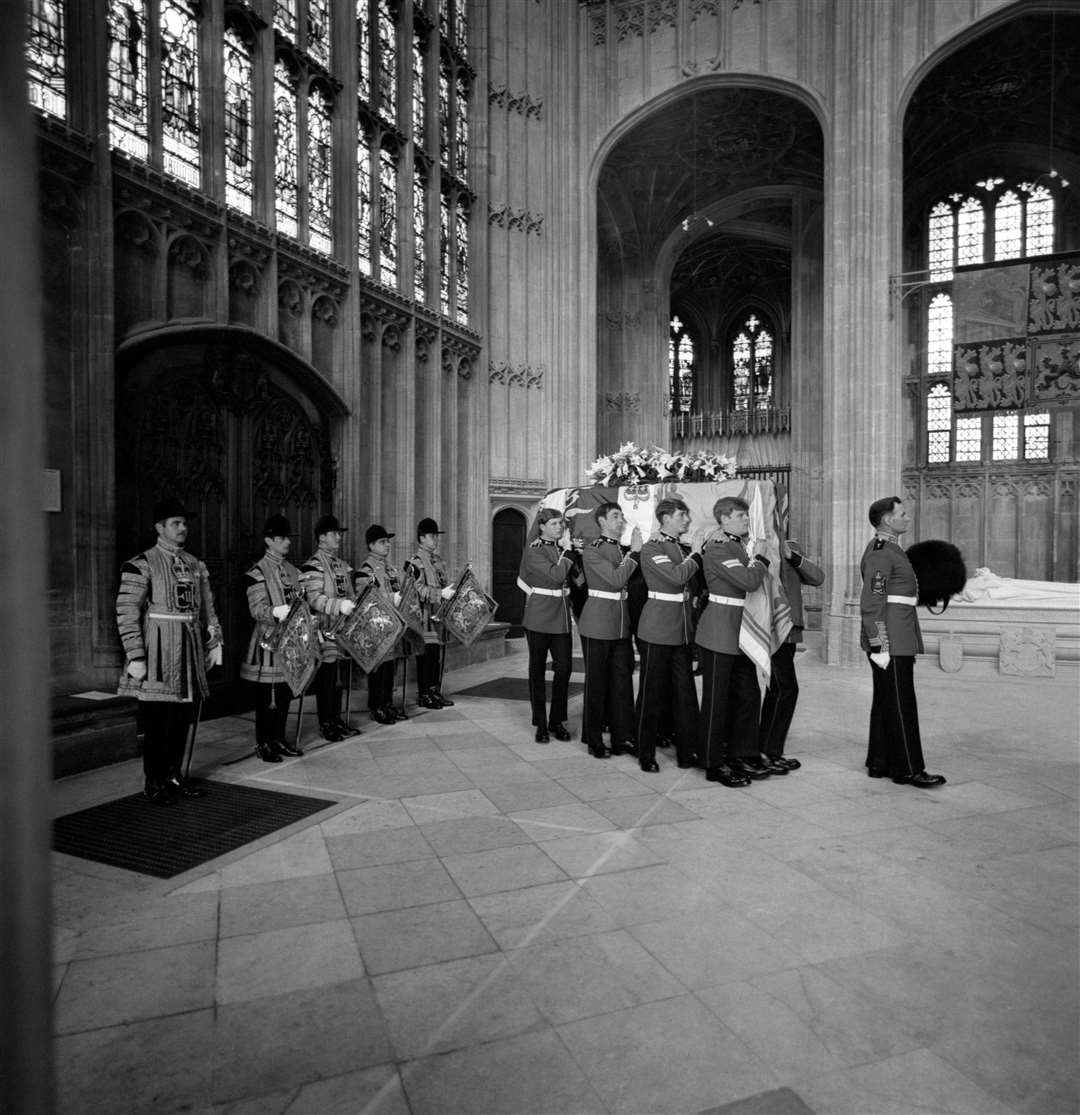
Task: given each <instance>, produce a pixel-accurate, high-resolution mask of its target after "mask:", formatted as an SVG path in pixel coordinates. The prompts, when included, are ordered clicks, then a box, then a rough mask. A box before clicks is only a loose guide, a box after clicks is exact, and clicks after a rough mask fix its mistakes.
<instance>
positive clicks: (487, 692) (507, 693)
mask: <svg viewBox="0 0 1080 1115" xmlns="http://www.w3.org/2000/svg"><path fill="white" fill-rule="evenodd" d="M584 688H585V686H584V685H583V684H582V683H581V682H580V681H572V682H571V683H570V696H571V697H573V696H576V695H577V694H578V693H580V692H581V691H582V690H583V689H584ZM458 694H460V695H461V696H462V697H495V698H496V699H498V700H501V701H527V700H528V699H529V679H528V678H492V680H491V681H485V682H482V683H481V684H480V685H473V686H470V687H469V688H468V689H458V690H455V692H454V696H455V697H456V696H458Z"/></svg>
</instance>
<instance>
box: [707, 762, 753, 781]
mask: <svg viewBox="0 0 1080 1115" xmlns="http://www.w3.org/2000/svg"><path fill="white" fill-rule="evenodd" d="M705 779H706V781H707V782H719V783H720V784H721V785H722V786H749V785H750V779H749V778H748V777H747V776H746V775H745V774H739V773H737V772H736V771H733V770H732V769H731V767H723V766H722V767H709V769H708V770H707V771H706V772H705Z"/></svg>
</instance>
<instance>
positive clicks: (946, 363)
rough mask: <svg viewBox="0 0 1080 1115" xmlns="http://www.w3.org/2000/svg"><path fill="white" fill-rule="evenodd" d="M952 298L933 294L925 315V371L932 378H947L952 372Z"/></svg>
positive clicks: (943, 294)
mask: <svg viewBox="0 0 1080 1115" xmlns="http://www.w3.org/2000/svg"><path fill="white" fill-rule="evenodd" d="M952 315H953V306H952V298H951V297H950V296H949V295H948V294H945V293H941V294H935V295H934V297H933V298H932V299H931V300H930V311H929V313H928V314H927V323H928V329H927V339H926V371H927V374H928V375H932V376H947V375H948V374H949V373H950V372H951V371H952V341H953V317H952Z"/></svg>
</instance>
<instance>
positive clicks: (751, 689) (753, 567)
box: [695, 496, 787, 786]
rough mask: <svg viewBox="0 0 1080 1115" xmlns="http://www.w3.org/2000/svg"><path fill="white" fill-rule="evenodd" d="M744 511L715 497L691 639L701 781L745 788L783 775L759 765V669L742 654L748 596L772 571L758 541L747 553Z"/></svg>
mask: <svg viewBox="0 0 1080 1115" xmlns="http://www.w3.org/2000/svg"><path fill="white" fill-rule="evenodd" d="M749 510H750V509H749V506H748V505H747V503H746V502H745V501H744V500H741V499H736V498H735V497H733V496H725V497H723V498H721V499H718V500H717V501H716V503H715V505H714V506H713V515H714V516H715V517H716V521H717V522H718V523H719V524H720V536H719V537H718V538H713V539H711V540H710V541H709V542H708V543H707V544H706V545H705V547H704V549H703V550H702V554H701V556H702V564H703V573H704V575H705V585H706V588H707V589H708V593H709V596H708V602H707V603H706V605H705V609H704V611H703V612H702V613H701V618H700V619H699V620H698V626H697V633H696V636H695V638H696V641H697V645H698V648H699V652H700V657H701V674H702V690H701V720H700V725H701V730H700V734H699V741H698V758H699V760H700V761H701V763H702V764H703V765H704V767H705V777H706V778H707V779H708V780H709V781H710V782H719V783H721V784H722V785H724V786H746V785H747V784H748V783H749V781H750V780H751V779H754V780H758V779H762V778H768V777H769V775H770V774H773V773H776V774H780V773H783V774H786V773H787V769H786V768H779V767H774V766H772V765H771V764H769V763H766V762H765V761H763V760H762V757H761V753H760V750H759V748H758V709H759V707H760V704H761V688H760V686H759V685H758V680H757V668H756V667H755V665H754V663H753V662H752V661H751V659H749V658H748V657H747V656H746V655H745V654H743V652H742V651H741V650H740V649H739V630H740V629H741V627H742V613H743V607H744V606H745V605H744V602H745V600H746V594H747V593H748V592H752V591H753V590H754V589H756V588H758V587H759V586H760V585H761V583H762V582H763V581H764V580H765V574H766V571H767V569H768V567H769V559H768V558H767V557H765V543H764V542H763V541H762V540H760V539H759V540H758V541H756V542H755V543H754V547H753V553H752V554H749V553H747V550H746V536H747V534H748V533H749V531H750V518H749Z"/></svg>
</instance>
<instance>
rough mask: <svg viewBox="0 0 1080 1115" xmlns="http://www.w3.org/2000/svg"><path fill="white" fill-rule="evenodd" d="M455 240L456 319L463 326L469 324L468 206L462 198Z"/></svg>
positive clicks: (458, 207) (456, 223) (456, 218)
mask: <svg viewBox="0 0 1080 1115" xmlns="http://www.w3.org/2000/svg"><path fill="white" fill-rule="evenodd" d="M454 239H455V249H456V251H455V254H454V266H455V274H454V280H455V286H456V288H457V306H456V307H455V309H456V313H457V319H458V321H460V322H461V323H462V324H463V325H467V324H468V323H469V205H468V202H467V201H466V200H465V199H464V198H458V202H457V206H456V209H455V220H454Z"/></svg>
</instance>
